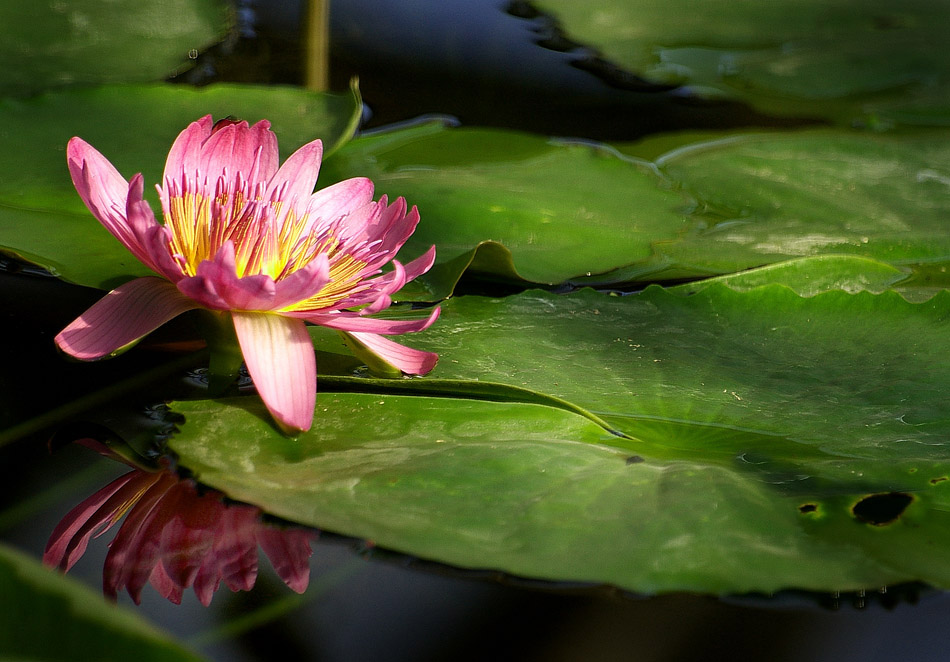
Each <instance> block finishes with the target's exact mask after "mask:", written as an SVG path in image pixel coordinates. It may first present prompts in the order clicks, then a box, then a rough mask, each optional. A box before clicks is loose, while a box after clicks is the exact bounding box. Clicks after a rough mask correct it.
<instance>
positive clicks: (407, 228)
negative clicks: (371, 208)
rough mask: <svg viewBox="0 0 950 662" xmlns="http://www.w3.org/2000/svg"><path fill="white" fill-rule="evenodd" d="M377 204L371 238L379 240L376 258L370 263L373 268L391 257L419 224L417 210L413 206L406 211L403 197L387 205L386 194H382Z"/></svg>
mask: <svg viewBox="0 0 950 662" xmlns="http://www.w3.org/2000/svg"><path fill="white" fill-rule="evenodd" d="M379 205H380V218H379V222H378V223H377V225H376V226H375V227H374V228H373V230H374V232H375V234H374V235H373V238H374V239H379V240H380V243H379V246H378V247H377V249H376V255H377V259H376V260H374V261H373V263H372V266H373V267H374V268H376V267H377V266H379V265H382V264H385V263H386V262H388V261H389V260H390V259H392V257H393V256H394V255H395V254H396V253H397V252H398V251H399V249H400V248H402V245H403V244H405V243H406V240H408V239H409V237H410V236H411V235H412V233H413V232H415V230H416V226H417V225H418V224H419V210H418V209H417V208H416V207H413V208H412V209H410V210H409V211H408V212H407V211H406V206H407V205H406V200H405V198H396V199H395V200H394V201H393V203H392V204H391V205H387V204H386V196H383V197H382V198H380V200H379Z"/></svg>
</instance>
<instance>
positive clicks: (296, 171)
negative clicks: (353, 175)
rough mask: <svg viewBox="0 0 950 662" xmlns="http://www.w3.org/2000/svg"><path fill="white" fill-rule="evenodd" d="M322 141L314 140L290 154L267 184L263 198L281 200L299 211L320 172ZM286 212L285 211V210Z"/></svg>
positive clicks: (301, 209) (310, 192)
mask: <svg viewBox="0 0 950 662" xmlns="http://www.w3.org/2000/svg"><path fill="white" fill-rule="evenodd" d="M322 158H323V141H321V140H319V139H318V140H314V141H312V142H309V143H307V144H306V145H304V146H303V147H301V148H300V149H298V150H297V151H296V152H294V153H293V154H291V155H290V158H288V159H287V160H286V161H284V164H283V165H282V166H280V170H278V171H277V173H276V174H275V175H274V176H273V177H272V178H271V180H270V182H269V183H268V184H267V192H266V193H265V194H264V199H265V200H278V199H279V200H282V201H283V202H284V204H285V205H286V206H293V207H294V208H296V209H298V210H300V211H301V212H302V211H303V210H305V208H306V207H305V205H306V204H307V203H308V201H309V200H310V196H311V194H312V193H313V187H314V186H315V185H316V183H317V175H318V174H319V173H320V161H321V159H322ZM285 213H286V212H285Z"/></svg>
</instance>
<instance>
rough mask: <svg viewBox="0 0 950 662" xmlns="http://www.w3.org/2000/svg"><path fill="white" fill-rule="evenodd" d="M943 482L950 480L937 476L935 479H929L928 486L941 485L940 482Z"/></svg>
mask: <svg viewBox="0 0 950 662" xmlns="http://www.w3.org/2000/svg"><path fill="white" fill-rule="evenodd" d="M945 480H950V479H948V478H947V477H946V476H938V477H936V478H931V479H930V484H931V485H936V484H937V483H942V482H943V481H945Z"/></svg>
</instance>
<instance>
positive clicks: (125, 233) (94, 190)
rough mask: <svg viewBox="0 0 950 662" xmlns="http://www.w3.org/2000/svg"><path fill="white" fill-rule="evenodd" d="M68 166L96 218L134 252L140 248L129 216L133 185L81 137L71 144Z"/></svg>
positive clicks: (85, 201)
mask: <svg viewBox="0 0 950 662" xmlns="http://www.w3.org/2000/svg"><path fill="white" fill-rule="evenodd" d="M66 163H67V165H68V166H69V174H70V176H71V177H72V180H73V185H74V186H75V187H76V191H77V192H78V193H79V197H81V198H82V201H83V202H84V203H86V207H88V208H89V211H91V212H92V215H93V216H95V217H96V218H97V219H98V220H99V222H100V223H102V225H103V226H104V227H105V228H106V229H107V230H108V231H109V232H111V233H112V235H113V236H114V237H115V238H116V239H118V240H119V241H120V242H122V245H123V246H125V247H127V248H128V249H129V250H132V251H133V253H134V252H135V249H136V248H138V246H137V242H136V241H135V239H134V237H133V235H132V232H131V229H130V228H129V223H128V221H127V220H126V217H125V210H126V201H127V199H128V196H129V182H127V181H125V178H124V177H122V175H120V174H119V171H118V170H116V169H115V166H113V165H112V164H111V163H110V162H109V160H108V159H107V158H106V157H104V156H103V155H102V154H100V153H99V152H98V151H97V150H96V148H95V147H93V146H92V145H90V144H89V143H87V142H86V141H84V140H83V139H81V138H72V139H71V140H70V141H69V144H68V145H67V146H66Z"/></svg>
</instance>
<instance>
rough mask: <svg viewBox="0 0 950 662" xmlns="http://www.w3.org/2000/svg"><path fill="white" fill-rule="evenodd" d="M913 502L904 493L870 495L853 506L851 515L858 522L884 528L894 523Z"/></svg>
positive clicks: (909, 496) (911, 497) (911, 498)
mask: <svg viewBox="0 0 950 662" xmlns="http://www.w3.org/2000/svg"><path fill="white" fill-rule="evenodd" d="M913 500H914V497H913V496H912V495H910V494H907V493H906V492H884V493H881V494H870V495H868V496H866V497H864V498H863V499H861V500H860V501H858V502H857V503H856V504H854V506H852V507H851V513H852V514H853V515H854V517H855V519H857V520H858V521H859V522H863V523H865V524H872V525H874V526H886V525H888V524H893V523H894V522H896V521H897V519H898V518H899V517H900V516H901V515H902V514H903V513H904V511H905V510H906V509H907V507H908V506H909V505H910V504H911V503H912V502H913Z"/></svg>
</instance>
